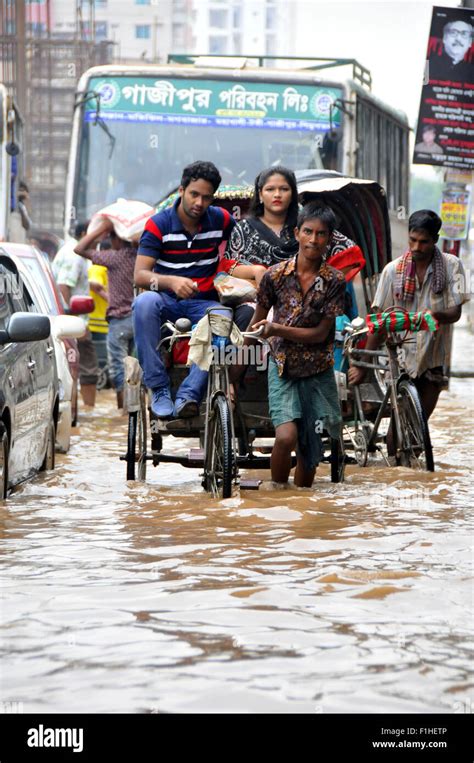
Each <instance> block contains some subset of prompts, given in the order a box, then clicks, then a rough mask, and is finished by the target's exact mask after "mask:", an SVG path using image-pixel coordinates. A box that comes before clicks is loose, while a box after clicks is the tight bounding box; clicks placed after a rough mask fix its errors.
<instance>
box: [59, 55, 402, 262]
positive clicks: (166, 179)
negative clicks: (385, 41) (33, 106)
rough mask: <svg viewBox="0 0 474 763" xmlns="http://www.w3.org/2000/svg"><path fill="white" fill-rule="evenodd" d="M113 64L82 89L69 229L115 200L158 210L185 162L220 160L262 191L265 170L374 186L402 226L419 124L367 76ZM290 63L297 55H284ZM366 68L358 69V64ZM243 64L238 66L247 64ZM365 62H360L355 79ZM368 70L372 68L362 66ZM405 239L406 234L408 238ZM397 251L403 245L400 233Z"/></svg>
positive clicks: (219, 65) (227, 176) (203, 63)
mask: <svg viewBox="0 0 474 763" xmlns="http://www.w3.org/2000/svg"><path fill="white" fill-rule="evenodd" d="M185 60H186V63H181V62H176V61H171V62H169V63H168V64H160V65H153V64H147V65H126V66H125V65H107V66H96V67H94V68H91V69H89V70H88V71H86V72H85V73H84V74H83V75H82V77H81V78H80V81H79V83H78V88H77V93H76V104H75V112H74V119H73V126H72V138H71V151H70V159H69V170H68V180H67V189H66V203H65V234H66V235H67V234H68V233H69V234H70V233H71V232H72V230H73V227H74V223H75V222H76V221H84V220H88V219H90V217H91V215H92V214H93V213H94V212H96V211H97V210H98V209H100V208H101V207H103V206H105V205H106V204H108V203H112V202H114V201H116V199H117V198H127V199H138V200H141V201H145V202H147V203H149V204H151V205H155V204H157V203H158V202H160V201H161V200H163V199H164V198H166V197H167V196H168V195H169V194H170V193H171V192H172V191H174V190H175V189H176V187H177V185H178V184H179V179H180V177H181V171H182V169H183V167H184V166H185V165H186V164H189V163H191V162H193V161H196V160H198V159H201V160H207V161H213V162H214V163H215V164H216V166H217V167H218V168H219V171H220V173H221V175H222V182H223V183H225V184H227V185H229V184H240V185H242V184H253V182H254V179H255V177H256V175H257V174H258V172H260V170H262V169H263V168H265V167H269V166H272V165H277V164H283V165H285V166H287V167H289V168H291V169H293V170H311V169H315V170H318V169H319V170H327V171H328V172H331V171H335V172H339V173H342V174H343V175H349V176H351V177H357V178H368V179H370V180H376V181H377V182H379V183H380V185H382V186H383V188H384V189H385V191H386V194H387V203H388V208H389V210H390V213H391V219H392V220H393V223H394V225H395V226H396V225H397V223H398V221H399V220H400V219H403V217H404V216H405V210H407V209H408V182H409V153H408V137H409V126H408V120H407V117H406V116H405V114H403V113H401V112H399V111H397V110H395V109H393V108H392V107H390V106H388V105H387V104H385V103H383V102H382V101H380V100H379V99H378V98H376V97H374V96H373V94H372V93H371V92H370V89H369V87H368V86H367V81H366V78H364V77H359V78H357V76H354V74H353V79H349V80H345V81H340V82H339V81H337V80H336V79H329V78H322V76H321V67H317V70H311V69H308V68H303V69H283V68H268V67H264V66H258V65H256V66H255V65H254V66H251V67H249V66H248V65H247V64H248V63H249V60H247V59H242V58H239V59H238V60H236V59H232V61H231V62H230V63H231V67H230V68H229V62H226V61H225V60H223V59H222V57H219V58H216V59H214V58H213V57H212V56H207V57H205V58H196V59H192V58H191V57H186V58H185ZM285 61H287V59H285ZM353 63H354V64H357V62H353ZM239 66H240V68H239ZM361 69H362V70H363V67H360V64H357V67H356V66H354V69H353V71H354V72H356V73H357V72H360V70H361ZM363 71H364V72H367V70H363ZM403 237H404V238H405V239H406V232H405V231H403ZM392 239H393V241H394V254H395V253H397V251H399V250H400V249H401V247H402V246H405V244H406V240H405V241H403V243H402V242H401V240H400V246H397V234H396V233H395V235H394V229H393V226H392Z"/></svg>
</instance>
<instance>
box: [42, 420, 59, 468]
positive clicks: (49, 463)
mask: <svg viewBox="0 0 474 763" xmlns="http://www.w3.org/2000/svg"><path fill="white" fill-rule="evenodd" d="M55 440H56V427H55V426H54V421H51V423H50V425H49V430H48V443H47V445H46V453H45V455H44V461H43V463H42V464H41V467H40V472H49V471H52V469H54V465H55V448H54V444H55Z"/></svg>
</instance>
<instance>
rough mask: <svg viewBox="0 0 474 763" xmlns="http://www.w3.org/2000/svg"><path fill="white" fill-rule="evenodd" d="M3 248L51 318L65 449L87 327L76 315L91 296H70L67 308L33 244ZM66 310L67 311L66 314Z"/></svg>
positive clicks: (60, 442)
mask: <svg viewBox="0 0 474 763" xmlns="http://www.w3.org/2000/svg"><path fill="white" fill-rule="evenodd" d="M2 248H3V249H4V251H5V252H6V253H7V254H8V256H9V257H10V258H11V259H12V260H13V261H14V262H15V264H16V266H17V268H18V270H19V272H20V273H21V274H22V277H23V279H24V281H25V283H27V284H28V287H29V289H30V292H31V294H32V296H33V299H34V301H35V302H36V303H37V305H38V310H39V312H42V313H46V314H47V315H49V316H50V318H51V336H52V339H53V344H54V350H55V353H56V364H57V368H58V376H59V400H60V403H59V420H58V426H57V431H56V450H58V451H59V452H61V453H67V451H68V450H69V445H70V441H71V426H74V425H75V423H76V421H77V400H78V394H77V387H78V378H79V354H78V349H77V341H76V339H77V338H78V337H80V336H82V335H83V334H84V332H85V330H86V324H85V322H84V320H83V319H82V318H80V317H79V316H80V315H84V314H85V313H88V312H90V311H91V309H93V300H92V299H91V298H90V297H89V296H88V295H84V297H82V296H81V297H79V296H76V297H73V298H72V300H71V305H70V307H69V308H68V309H67V310H66V308H65V306H64V302H63V299H62V296H61V292H60V291H59V288H58V286H57V284H56V281H55V280H54V276H53V273H52V270H51V266H50V264H49V262H48V260H47V259H46V258H45V257H44V256H43V255H42V254H41V252H39V250H38V249H36V247H33V246H27V245H26V244H10V243H7V244H2ZM66 312H67V313H69V314H68V315H66ZM71 313H72V314H71Z"/></svg>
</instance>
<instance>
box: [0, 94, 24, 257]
mask: <svg viewBox="0 0 474 763" xmlns="http://www.w3.org/2000/svg"><path fill="white" fill-rule="evenodd" d="M22 136H23V120H22V118H21V115H20V112H19V110H18V108H17V106H16V104H15V102H14V100H13V98H12V96H11V95H9V93H8V91H7V88H6V87H5V85H3V84H2V83H0V241H13V242H16V243H18V244H22V243H24V242H25V241H26V235H27V234H26V228H25V227H24V222H23V220H22V216H21V212H20V207H19V202H18V193H19V184H20V180H21V179H23V178H24V174H23V153H22Z"/></svg>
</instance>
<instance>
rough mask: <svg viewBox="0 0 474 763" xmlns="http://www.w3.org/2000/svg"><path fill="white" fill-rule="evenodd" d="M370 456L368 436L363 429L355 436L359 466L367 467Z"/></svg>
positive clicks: (356, 456)
mask: <svg viewBox="0 0 474 763" xmlns="http://www.w3.org/2000/svg"><path fill="white" fill-rule="evenodd" d="M368 455H369V451H368V448H367V436H366V434H365V432H364V430H363V429H359V430H357V432H356V433H355V434H354V456H355V460H356V461H357V463H358V464H359V466H367V458H368Z"/></svg>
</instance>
